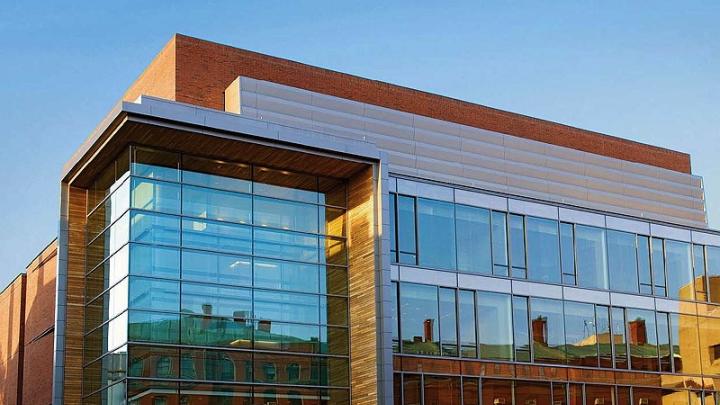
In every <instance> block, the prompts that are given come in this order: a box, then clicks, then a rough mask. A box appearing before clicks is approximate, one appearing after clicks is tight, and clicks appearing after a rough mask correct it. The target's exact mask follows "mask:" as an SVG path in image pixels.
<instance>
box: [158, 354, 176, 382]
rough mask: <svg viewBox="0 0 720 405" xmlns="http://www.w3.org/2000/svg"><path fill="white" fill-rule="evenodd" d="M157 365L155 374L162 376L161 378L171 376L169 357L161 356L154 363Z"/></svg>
mask: <svg viewBox="0 0 720 405" xmlns="http://www.w3.org/2000/svg"><path fill="white" fill-rule="evenodd" d="M156 367H157V376H158V377H163V378H170V377H172V373H171V371H170V369H171V367H172V364H171V362H170V358H169V357H167V356H162V357H160V358H159V359H158V361H157V363H156Z"/></svg>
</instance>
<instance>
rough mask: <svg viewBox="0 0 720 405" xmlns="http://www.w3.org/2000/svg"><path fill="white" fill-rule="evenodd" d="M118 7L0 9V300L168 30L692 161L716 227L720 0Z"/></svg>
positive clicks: (21, 5) (48, 233) (23, 4)
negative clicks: (67, 165) (72, 170)
mask: <svg viewBox="0 0 720 405" xmlns="http://www.w3.org/2000/svg"><path fill="white" fill-rule="evenodd" d="M201 3H202V2H198V1H174V2H160V1H156V2H155V1H137V2H127V1H119V0H116V1H112V2H97V1H93V2H82V1H75V2H55V1H48V2H28V1H18V2H15V1H14V0H10V1H8V0H5V1H3V5H2V7H0V138H1V139H2V147H0V173H1V175H0V176H2V177H1V179H2V186H3V191H2V192H0V213H2V214H1V215H2V216H1V219H2V230H3V231H2V243H0V263H2V265H0V289H1V288H2V287H4V285H5V284H6V283H7V282H8V281H9V280H10V279H11V278H12V277H14V276H15V275H16V274H17V273H18V272H20V271H22V270H23V269H24V267H25V265H26V264H27V263H28V262H29V261H30V260H31V259H32V258H33V256H34V255H35V254H36V253H37V252H38V251H39V250H40V249H41V248H42V247H43V246H45V244H47V243H48V242H49V241H50V240H52V239H53V237H54V236H55V234H56V232H57V227H58V225H57V218H58V190H59V185H58V184H59V175H60V168H61V166H62V164H63V163H64V162H65V161H66V160H67V159H68V158H69V157H70V155H71V153H72V152H73V151H74V150H75V148H76V147H77V146H78V145H79V144H80V143H81V141H82V140H83V139H84V138H85V137H86V136H87V135H88V134H89V133H90V131H91V130H92V129H93V128H94V127H95V125H96V124H97V123H98V122H99V120H100V119H101V118H102V117H103V116H104V115H105V114H106V113H107V111H108V110H109V109H110V107H111V106H112V105H113V104H114V103H115V102H116V101H117V100H118V99H119V98H120V96H121V94H122V93H123V91H124V90H125V89H126V88H127V87H128V86H129V85H130V83H131V82H132V81H133V80H134V79H135V78H136V77H137V75H138V74H139V73H140V72H141V71H142V70H143V68H144V67H145V66H146V65H147V64H148V63H149V62H150V60H151V59H152V58H153V56H154V55H155V54H156V53H157V52H158V51H159V50H160V49H161V48H162V46H163V44H165V42H167V41H168V40H169V39H170V37H171V36H172V34H173V33H175V32H180V33H184V34H187V35H192V36H196V37H201V38H205V39H209V40H212V41H217V42H221V43H226V44H230V45H234V46H238V47H242V48H247V49H251V50H254V51H259V52H264V53H269V54H272V55H277V56H281V57H284V58H289V59H294V60H298V61H301V62H305V63H309V64H312V65H318V66H322V67H327V68H330V69H334V70H339V71H343V72H348V73H352V74H356V75H360V76H364V77H369V78H373V79H379V80H383V81H388V82H392V83H397V84H401V85H405V86H409V87H414V88H418V89H422V90H427V91H431V92H435V93H439V94H443V95H448V96H451V97H455V98H460V99H464V100H468V101H472V102H477V103H480V104H485V105H488V106H492V107H497V108H501V109H506V110H510V111H516V112H520V113H523V114H527V115H532V116H536V117H541V118H545V119H549V120H553V121H558V122H562V123H566V124H569V125H573V126H578V127H581V128H587V129H591V130H596V131H600V132H604V133H609V134H613V135H617V136H622V137H626V138H629V139H634V140H638V141H641V142H646V143H651V144H655V145H660V146H664V147H668V148H672V149H677V150H680V151H684V152H688V153H690V154H691V155H692V163H693V170H694V172H695V173H696V174H699V175H702V176H704V177H705V188H706V192H707V208H708V212H709V216H710V222H711V225H712V226H713V227H716V228H717V227H720V213H719V212H718V210H719V209H720V41H718V38H720V2H718V1H707V2H669V1H668V2H657V1H655V2H639V1H638V2H627V1H605V2H590V1H581V2H578V1H552V2H547V1H542V2H539V1H514V2H506V1H493V2H488V1H468V2H453V3H450V2H417V1H415V2H392V4H390V3H391V2H387V1H384V2H377V3H372V2H370V1H362V2H353V3H354V5H343V6H341V5H339V3H341V2H338V1H327V2H306V1H276V2H273V1H268V0H265V1H227V2H222V1H215V2H207V3H208V4H207V5H205V4H201Z"/></svg>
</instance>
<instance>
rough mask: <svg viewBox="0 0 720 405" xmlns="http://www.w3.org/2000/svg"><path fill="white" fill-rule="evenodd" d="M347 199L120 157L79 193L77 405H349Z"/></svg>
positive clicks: (261, 177) (252, 175) (282, 182)
mask: <svg viewBox="0 0 720 405" xmlns="http://www.w3.org/2000/svg"><path fill="white" fill-rule="evenodd" d="M346 193H347V190H346V186H345V183H344V182H342V181H339V180H335V179H329V178H319V177H316V176H308V175H305V174H301V173H292V172H288V171H281V170H275V169H272V168H265V167H259V166H251V165H246V164H241V163H227V162H219V161H216V160H209V159H204V158H199V157H194V156H181V155H179V154H176V153H170V152H163V151H157V150H151V149H146V148H141V147H132V148H130V150H129V151H127V152H126V153H124V154H122V155H121V156H120V157H119V158H118V159H117V160H116V161H115V162H113V163H112V164H111V165H110V167H108V169H106V170H105V172H103V173H102V174H101V175H100V176H99V177H98V180H97V181H96V184H95V185H94V186H93V187H92V188H91V190H90V191H89V192H88V221H87V224H88V225H87V238H88V242H87V243H88V244H87V260H86V263H87V275H86V294H85V295H86V302H87V304H86V320H85V330H86V335H85V339H84V344H85V354H84V358H85V369H84V376H83V394H84V396H86V402H88V403H126V402H125V401H127V403H131V404H135V403H137V404H139V403H148V401H150V402H149V403H177V402H176V401H180V403H196V402H195V401H204V400H205V399H207V398H208V395H209V396H210V399H212V398H214V396H217V398H216V401H219V400H222V399H223V398H230V399H232V398H235V399H234V400H233V401H235V400H237V401H241V400H247V401H255V402H253V403H261V402H262V403H267V402H272V403H295V401H296V400H295V399H297V400H301V399H302V400H303V401H304V402H303V403H318V404H319V403H320V402H321V401H323V402H322V403H328V404H329V403H338V404H345V403H348V401H349V390H348V387H349V359H348V355H349V333H348V323H349V319H348V298H347V294H348V281H347V247H346V241H345V238H346V235H347V233H346V222H345V211H346ZM452 293H453V294H454V291H452ZM450 305H453V306H454V305H455V304H454V301H453V302H451V303H450ZM451 323H452V324H453V325H454V323H455V321H454V319H452V322H451ZM447 344H448V345H452V344H454V345H455V349H454V351H452V349H450V350H451V352H452V353H456V352H457V339H455V340H452V341H450V342H448V343H447ZM157 379H161V380H162V381H161V380H157ZM126 396H127V399H126ZM203 398H205V399H203ZM253 398H255V399H254V400H253ZM293 398H295V399H293ZM158 401H160V402H158ZM163 401H165V402H163ZM222 401H224V400H222ZM222 401H221V402H213V403H226V402H222ZM258 401H260V402H258ZM263 401H265V402H263ZM197 403H200V402H197ZM203 403H204V402H203ZM227 403H244V402H227Z"/></svg>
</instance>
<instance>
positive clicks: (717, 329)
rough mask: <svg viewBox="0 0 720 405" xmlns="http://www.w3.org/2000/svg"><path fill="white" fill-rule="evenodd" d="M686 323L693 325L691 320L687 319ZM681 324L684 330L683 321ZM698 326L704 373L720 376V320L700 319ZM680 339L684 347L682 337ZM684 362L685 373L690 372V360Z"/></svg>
mask: <svg viewBox="0 0 720 405" xmlns="http://www.w3.org/2000/svg"><path fill="white" fill-rule="evenodd" d="M688 318H689V317H688ZM685 321H686V322H688V323H691V321H690V320H689V319H685ZM680 322H681V323H680V324H681V328H682V322H683V319H681V320H680ZM698 324H699V328H698V333H699V335H700V354H701V358H702V372H703V374H704V375H718V374H720V344H718V336H720V318H708V317H698ZM681 330H682V329H681ZM680 339H681V340H680V344H681V345H682V344H683V340H682V336H681V337H680ZM682 349H683V348H682V346H681V347H680V350H682ZM683 360H684V361H683V366H684V369H685V371H689V370H687V367H688V366H690V364H689V360H690V359H683Z"/></svg>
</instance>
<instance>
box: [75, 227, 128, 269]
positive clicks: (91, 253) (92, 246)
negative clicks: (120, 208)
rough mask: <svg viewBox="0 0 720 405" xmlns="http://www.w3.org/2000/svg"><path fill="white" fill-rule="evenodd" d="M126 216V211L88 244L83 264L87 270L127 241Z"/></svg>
mask: <svg viewBox="0 0 720 405" xmlns="http://www.w3.org/2000/svg"><path fill="white" fill-rule="evenodd" d="M128 218H129V214H127V213H126V214H125V215H123V216H122V217H120V219H118V220H117V221H115V223H114V224H112V225H111V226H110V227H109V228H108V229H106V230H105V232H103V233H102V234H100V235H99V236H98V237H96V238H95V239H94V240H93V241H92V242H90V243H89V244H88V246H87V250H86V260H87V261H86V264H85V265H86V269H87V270H90V269H92V268H94V267H95V266H97V265H98V264H100V263H101V262H102V261H103V260H105V259H106V258H108V257H110V255H112V254H113V253H115V252H116V251H117V250H118V249H120V248H121V247H122V246H123V245H125V244H126V243H127V242H128V236H129V229H128V226H129V219H128Z"/></svg>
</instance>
